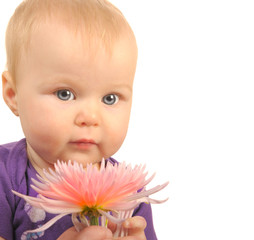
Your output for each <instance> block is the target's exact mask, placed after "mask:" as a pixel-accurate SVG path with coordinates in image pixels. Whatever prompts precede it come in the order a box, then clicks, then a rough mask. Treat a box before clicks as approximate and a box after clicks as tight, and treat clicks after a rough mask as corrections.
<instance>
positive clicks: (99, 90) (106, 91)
mask: <svg viewBox="0 0 254 240" xmlns="http://www.w3.org/2000/svg"><path fill="white" fill-rule="evenodd" d="M6 50H7V71H5V72H3V74H2V83H3V98H4V100H5V102H6V104H7V105H8V106H9V108H10V109H11V111H12V112H13V113H14V114H15V115H16V116H19V118H20V122H21V125H22V129H23V132H24V135H25V137H26V138H25V139H22V140H21V141H19V142H15V143H9V144H5V145H2V146H0V179H1V181H0V203H1V204H0V212H1V218H0V239H22V240H24V239H37V238H38V239H47V240H50V239H72V240H74V239H89V240H102V239H112V232H114V230H115V226H114V225H113V224H109V229H106V228H103V227H99V226H91V227H87V228H85V229H84V230H83V231H81V232H77V231H76V230H75V229H74V227H73V226H72V222H71V216H66V217H64V218H62V219H61V220H59V221H58V222H57V223H56V224H55V225H53V226H52V227H50V228H49V229H48V230H46V231H45V232H40V233H36V234H34V233H33V234H28V233H25V231H26V230H30V229H36V228H38V227H40V226H41V225H43V224H45V223H46V222H48V221H49V220H50V219H51V218H53V217H54V215H51V214H48V213H45V212H44V211H42V210H39V209H35V208H33V207H31V206H30V205H29V204H27V203H26V202H25V201H24V200H23V199H20V198H18V197H16V196H14V195H13V193H12V192H11V190H12V189H13V190H15V191H17V192H20V193H22V194H26V195H30V196H36V192H35V191H34V190H33V189H32V188H30V184H31V178H36V174H37V173H38V174H40V175H41V176H42V177H43V171H42V169H48V168H53V164H54V163H55V162H56V161H57V160H58V159H60V160H62V161H68V160H69V159H71V160H75V161H77V162H79V163H82V164H83V165H84V166H86V164H87V163H93V164H94V165H96V166H100V162H101V160H102V159H103V158H105V159H107V161H108V163H109V164H111V163H115V162H116V161H115V160H114V159H112V158H111V156H112V155H113V154H114V153H116V152H117V151H118V149H119V148H120V146H121V145H122V143H123V141H124V139H125V136H126V132H127V129H128V122H129V117H130V111H131V104H132V88H133V80H134V75H135V69H136V62H137V46H136V41H135V36H134V34H133V32H132V30H131V28H130V26H129V24H128V23H127V21H126V20H125V18H124V16H123V15H122V13H121V12H120V11H119V10H118V9H117V8H115V7H114V6H113V5H112V4H110V3H109V2H108V1H106V0H26V1H24V2H22V3H21V4H20V6H19V7H18V8H17V9H16V11H15V13H14V15H13V17H12V18H11V20H10V22H9V25H8V28H7V32H6ZM123 226H124V227H125V228H126V229H128V235H129V236H127V237H122V238H121V239H126V240H127V239H133V240H134V239H137V240H138V239H140V240H141V239H149V240H155V239H157V238H156V235H155V232H154V228H153V222H152V214H151V207H150V205H147V204H141V205H140V206H139V207H138V208H137V209H136V210H135V211H134V215H133V217H132V218H130V219H128V220H126V221H125V222H124V224H123Z"/></svg>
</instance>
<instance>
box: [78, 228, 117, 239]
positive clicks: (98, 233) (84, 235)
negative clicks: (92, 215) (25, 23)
mask: <svg viewBox="0 0 254 240" xmlns="http://www.w3.org/2000/svg"><path fill="white" fill-rule="evenodd" d="M104 239H112V232H111V231H110V230H109V229H107V228H105V227H99V226H90V227H87V228H85V229H83V230H82V231H81V232H79V234H78V238H77V240H104Z"/></svg>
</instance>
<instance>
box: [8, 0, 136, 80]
mask: <svg viewBox="0 0 254 240" xmlns="http://www.w3.org/2000/svg"><path fill="white" fill-rule="evenodd" d="M52 18H53V19H54V20H55V19H56V20H60V21H61V23H63V24H65V25H66V26H67V27H69V28H70V29H71V30H73V31H74V32H75V31H83V32H84V33H85V34H86V36H88V41H89V42H90V43H91V42H93V41H95V42H96V41H97V42H98V41H99V42H100V43H102V44H103V45H104V47H105V49H109V50H110V48H111V47H112V44H113V43H114V41H115V40H116V39H117V38H118V36H119V35H120V34H121V33H122V32H126V29H127V32H130V33H131V35H133V33H132V30H131V28H130V26H129V24H128V23H127V21H126V19H125V18H124V16H123V14H122V13H121V12H120V11H119V10H118V9H117V8H116V7H115V6H113V5H112V4H111V3H109V2H108V1H107V0H24V1H23V2H22V3H21V4H20V5H19V6H18V7H17V9H16V10H15V12H14V14H13V16H12V17H11V19H10V21H9V24H8V27H7V30H6V55H7V69H8V71H9V72H10V73H11V75H12V77H13V79H14V81H15V78H16V68H17V65H18V64H19V61H20V57H21V54H22V53H23V51H27V48H28V47H29V41H30V37H31V33H32V32H33V31H34V30H35V29H36V28H38V26H39V25H40V24H41V23H42V22H43V21H46V20H48V19H52ZM93 44H94V43H93Z"/></svg>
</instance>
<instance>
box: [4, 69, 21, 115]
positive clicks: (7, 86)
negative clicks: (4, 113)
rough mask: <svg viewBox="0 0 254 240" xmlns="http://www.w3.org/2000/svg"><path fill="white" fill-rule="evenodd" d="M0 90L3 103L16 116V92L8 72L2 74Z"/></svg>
mask: <svg viewBox="0 0 254 240" xmlns="http://www.w3.org/2000/svg"><path fill="white" fill-rule="evenodd" d="M2 88H3V98H4V101H5V103H6V104H7V105H8V107H9V108H10V109H11V111H12V112H13V113H14V114H15V115H16V116H18V115H19V113H18V105H17V99H16V96H17V90H16V86H15V84H14V82H13V78H12V76H11V74H10V73H9V72H8V71H5V72H3V74H2Z"/></svg>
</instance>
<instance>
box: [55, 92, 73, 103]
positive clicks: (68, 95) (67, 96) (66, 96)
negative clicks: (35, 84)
mask: <svg viewBox="0 0 254 240" xmlns="http://www.w3.org/2000/svg"><path fill="white" fill-rule="evenodd" d="M56 96H57V97H58V98H59V99H60V100H62V101H70V100H73V99H75V96H74V94H73V93H72V92H71V91H70V90H67V89H63V90H58V91H56Z"/></svg>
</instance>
